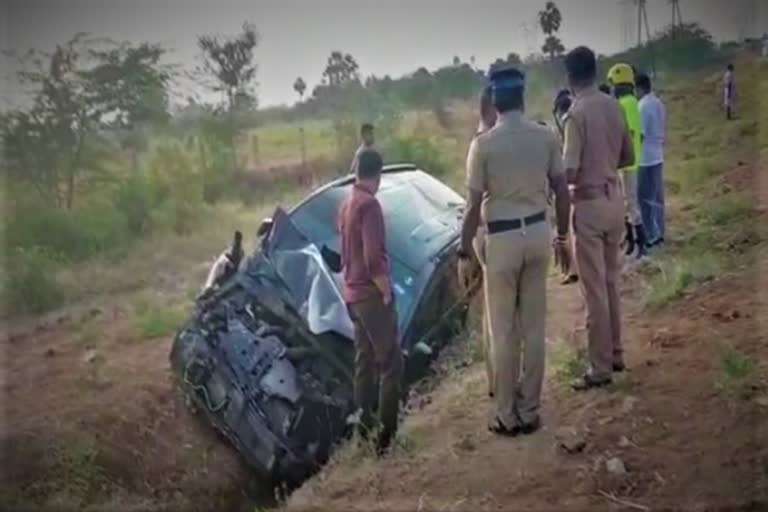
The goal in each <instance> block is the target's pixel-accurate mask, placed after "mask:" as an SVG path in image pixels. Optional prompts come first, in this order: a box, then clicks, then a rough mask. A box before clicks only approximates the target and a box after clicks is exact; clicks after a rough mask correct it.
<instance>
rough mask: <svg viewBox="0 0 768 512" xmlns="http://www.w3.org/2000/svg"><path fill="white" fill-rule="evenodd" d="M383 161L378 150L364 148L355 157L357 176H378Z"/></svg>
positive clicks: (362, 177)
mask: <svg viewBox="0 0 768 512" xmlns="http://www.w3.org/2000/svg"><path fill="white" fill-rule="evenodd" d="M383 167H384V161H383V160H382V159H381V155H380V154H379V152H378V151H375V150H373V149H366V150H365V151H362V152H361V153H360V155H359V156H358V157H357V177H358V178H360V179H363V180H370V179H374V178H378V177H379V176H380V175H381V169H382V168H383Z"/></svg>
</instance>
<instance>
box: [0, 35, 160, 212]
mask: <svg viewBox="0 0 768 512" xmlns="http://www.w3.org/2000/svg"><path fill="white" fill-rule="evenodd" d="M104 46H107V47H108V48H107V49H104ZM163 53H164V50H162V49H161V48H160V47H157V46H152V45H147V44H144V45H140V46H138V47H131V46H129V45H127V44H123V45H114V43H104V42H101V43H100V45H99V46H98V47H96V46H95V45H94V44H93V42H92V41H88V40H87V39H86V34H77V35H76V36H75V37H74V38H72V39H71V40H69V41H68V42H66V43H64V44H61V45H57V47H56V49H55V50H54V51H53V52H50V53H43V52H30V53H28V54H27V55H26V57H24V58H22V59H20V63H21V65H22V68H23V70H22V71H20V72H19V73H18V77H19V80H20V82H21V84H22V86H23V87H26V88H27V89H28V92H29V93H30V95H31V100H32V101H31V104H30V106H28V107H26V108H20V109H16V110H13V111H11V112H9V113H8V114H7V115H6V116H5V118H4V120H3V122H2V126H0V130H1V134H0V136H1V137H2V143H3V144H2V146H3V160H4V164H5V165H4V168H5V169H4V170H5V171H6V172H7V173H8V174H9V175H11V176H13V177H15V178H17V179H18V180H20V181H24V182H27V183H29V184H30V185H31V186H32V187H34V189H35V190H37V191H38V193H39V194H40V195H41V197H42V198H43V199H45V200H47V201H49V202H50V203H52V204H55V205H57V206H60V207H65V208H67V209H70V208H72V207H73V205H74V202H75V197H76V192H77V189H78V187H79V186H80V185H81V184H82V182H83V181H84V180H85V179H86V178H89V179H92V178H96V177H98V176H99V175H103V174H105V173H106V172H107V171H106V169H105V167H104V166H103V165H102V163H103V161H104V160H105V157H106V154H107V153H108V150H107V149H105V146H106V144H107V141H105V140H104V138H103V135H102V133H103V132H104V130H109V129H114V128H125V127H126V126H131V125H132V124H135V123H138V122H141V121H143V120H148V119H150V118H154V117H155V116H157V117H164V116H165V115H167V114H166V108H167V95H166V90H165V86H166V82H167V80H168V78H169V75H168V72H167V70H165V69H164V68H163V67H162V66H160V65H159V64H158V62H159V60H160V57H161V56H162V54H163Z"/></svg>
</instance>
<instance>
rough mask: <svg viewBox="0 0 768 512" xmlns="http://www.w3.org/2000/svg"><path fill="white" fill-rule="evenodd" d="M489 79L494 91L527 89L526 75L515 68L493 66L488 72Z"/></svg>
mask: <svg viewBox="0 0 768 512" xmlns="http://www.w3.org/2000/svg"><path fill="white" fill-rule="evenodd" d="M488 79H489V83H490V86H491V88H492V89H493V90H494V91H498V90H501V89H523V88H524V87H525V74H524V73H523V72H522V71H520V70H519V69H517V68H516V67H514V66H511V65H506V66H498V67H496V66H492V67H491V69H490V71H489V72H488Z"/></svg>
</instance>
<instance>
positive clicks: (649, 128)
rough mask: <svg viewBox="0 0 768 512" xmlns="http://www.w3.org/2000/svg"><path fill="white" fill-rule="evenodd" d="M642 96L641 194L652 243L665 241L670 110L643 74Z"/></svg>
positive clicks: (639, 88)
mask: <svg viewBox="0 0 768 512" xmlns="http://www.w3.org/2000/svg"><path fill="white" fill-rule="evenodd" d="M636 84H637V95H638V97H639V98H640V124H641V139H642V150H641V152H640V169H639V170H638V184H637V187H638V195H639V201H640V213H641V215H642V218H643V227H644V228H645V232H646V235H648V244H649V246H651V247H656V246H659V245H661V244H663V243H664V235H665V230H666V229H665V222H664V176H663V175H664V172H663V171H664V140H665V138H666V132H667V112H666V109H665V108H664V103H662V101H661V100H660V99H659V97H658V96H656V94H655V93H654V92H653V88H652V86H651V79H650V77H649V76H648V75H646V74H640V75H638V76H637V79H636Z"/></svg>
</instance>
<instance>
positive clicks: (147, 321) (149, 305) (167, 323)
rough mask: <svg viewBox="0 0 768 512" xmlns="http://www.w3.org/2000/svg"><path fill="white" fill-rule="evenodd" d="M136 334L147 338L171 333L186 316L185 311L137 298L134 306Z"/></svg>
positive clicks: (179, 325)
mask: <svg viewBox="0 0 768 512" xmlns="http://www.w3.org/2000/svg"><path fill="white" fill-rule="evenodd" d="M134 311H135V315H136V316H135V319H134V322H135V328H136V331H137V335H138V336H139V337H141V338H142V339H145V340H149V339H154V338H161V337H164V336H168V335H170V334H173V333H174V332H176V331H177V330H178V328H179V327H181V325H182V324H183V323H184V320H186V318H187V314H186V312H185V311H184V310H183V309H181V308H180V307H178V306H175V305H174V306H168V305H164V304H157V303H153V302H151V301H146V300H139V302H138V303H137V304H136V305H135V306H134Z"/></svg>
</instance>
